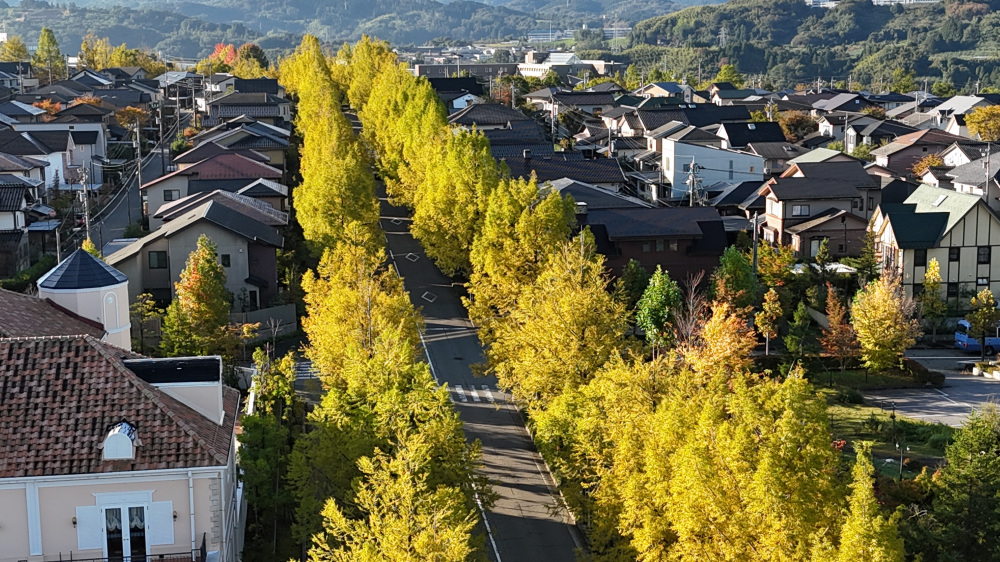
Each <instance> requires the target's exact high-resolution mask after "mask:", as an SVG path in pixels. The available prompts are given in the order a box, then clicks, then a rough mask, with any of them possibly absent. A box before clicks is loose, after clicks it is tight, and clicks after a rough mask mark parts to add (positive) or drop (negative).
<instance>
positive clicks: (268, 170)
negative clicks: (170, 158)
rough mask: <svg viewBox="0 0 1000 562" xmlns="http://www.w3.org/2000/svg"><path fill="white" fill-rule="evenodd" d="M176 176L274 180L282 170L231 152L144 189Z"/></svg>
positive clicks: (145, 185) (183, 170)
mask: <svg viewBox="0 0 1000 562" xmlns="http://www.w3.org/2000/svg"><path fill="white" fill-rule="evenodd" d="M174 176H194V177H195V178H196V179H200V180H224V179H243V178H254V179H256V178H266V179H272V180H273V179H280V178H281V170H279V169H277V168H273V167H271V166H268V165H267V164H262V163H260V162H254V161H253V160H251V159H249V158H247V157H246V156H243V155H242V154H236V153H231V152H230V153H223V154H216V155H215V156H212V157H210V158H206V159H204V160H202V161H201V162H198V163H197V164H194V165H192V166H188V167H187V168H182V169H179V170H176V171H173V172H171V173H169V174H167V175H165V176H162V177H160V178H157V179H155V180H153V181H151V182H149V183H147V184H144V185H143V186H142V189H146V188H147V187H149V186H151V185H156V184H158V183H160V182H161V181H164V180H166V179H169V178H172V177H174Z"/></svg>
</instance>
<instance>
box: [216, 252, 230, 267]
mask: <svg viewBox="0 0 1000 562" xmlns="http://www.w3.org/2000/svg"><path fill="white" fill-rule="evenodd" d="M219 260H220V261H221V262H222V267H229V266H230V265H231V264H232V260H231V259H230V257H229V254H222V255H220V256H219Z"/></svg>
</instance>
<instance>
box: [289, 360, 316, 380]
mask: <svg viewBox="0 0 1000 562" xmlns="http://www.w3.org/2000/svg"><path fill="white" fill-rule="evenodd" d="M295 378H296V379H297V380H302V379H315V378H319V370H317V369H316V368H315V367H313V364H312V361H298V362H296V363H295Z"/></svg>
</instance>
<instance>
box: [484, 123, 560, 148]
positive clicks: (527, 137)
mask: <svg viewBox="0 0 1000 562" xmlns="http://www.w3.org/2000/svg"><path fill="white" fill-rule="evenodd" d="M483 136H485V137H486V139H487V140H488V141H490V147H491V148H492V147H495V146H504V145H512V144H513V145H517V144H525V143H528V144H536V143H544V142H545V133H543V132H542V130H541V128H539V127H523V128H517V129H487V130H485V131H483Z"/></svg>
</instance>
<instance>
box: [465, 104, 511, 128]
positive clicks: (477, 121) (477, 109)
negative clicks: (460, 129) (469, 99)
mask: <svg viewBox="0 0 1000 562" xmlns="http://www.w3.org/2000/svg"><path fill="white" fill-rule="evenodd" d="M530 119H531V118H530V117H528V116H527V115H525V114H523V113H521V112H520V111H518V110H516V109H511V108H509V107H507V106H505V105H500V104H496V103H475V104H472V105H470V106H468V107H466V108H465V109H461V110H459V111H456V112H455V113H452V114H451V116H450V117H448V122H449V123H451V124H452V125H463V126H466V127H472V126H473V125H480V126H482V125H506V124H507V123H510V122H511V121H528V120H530Z"/></svg>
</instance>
